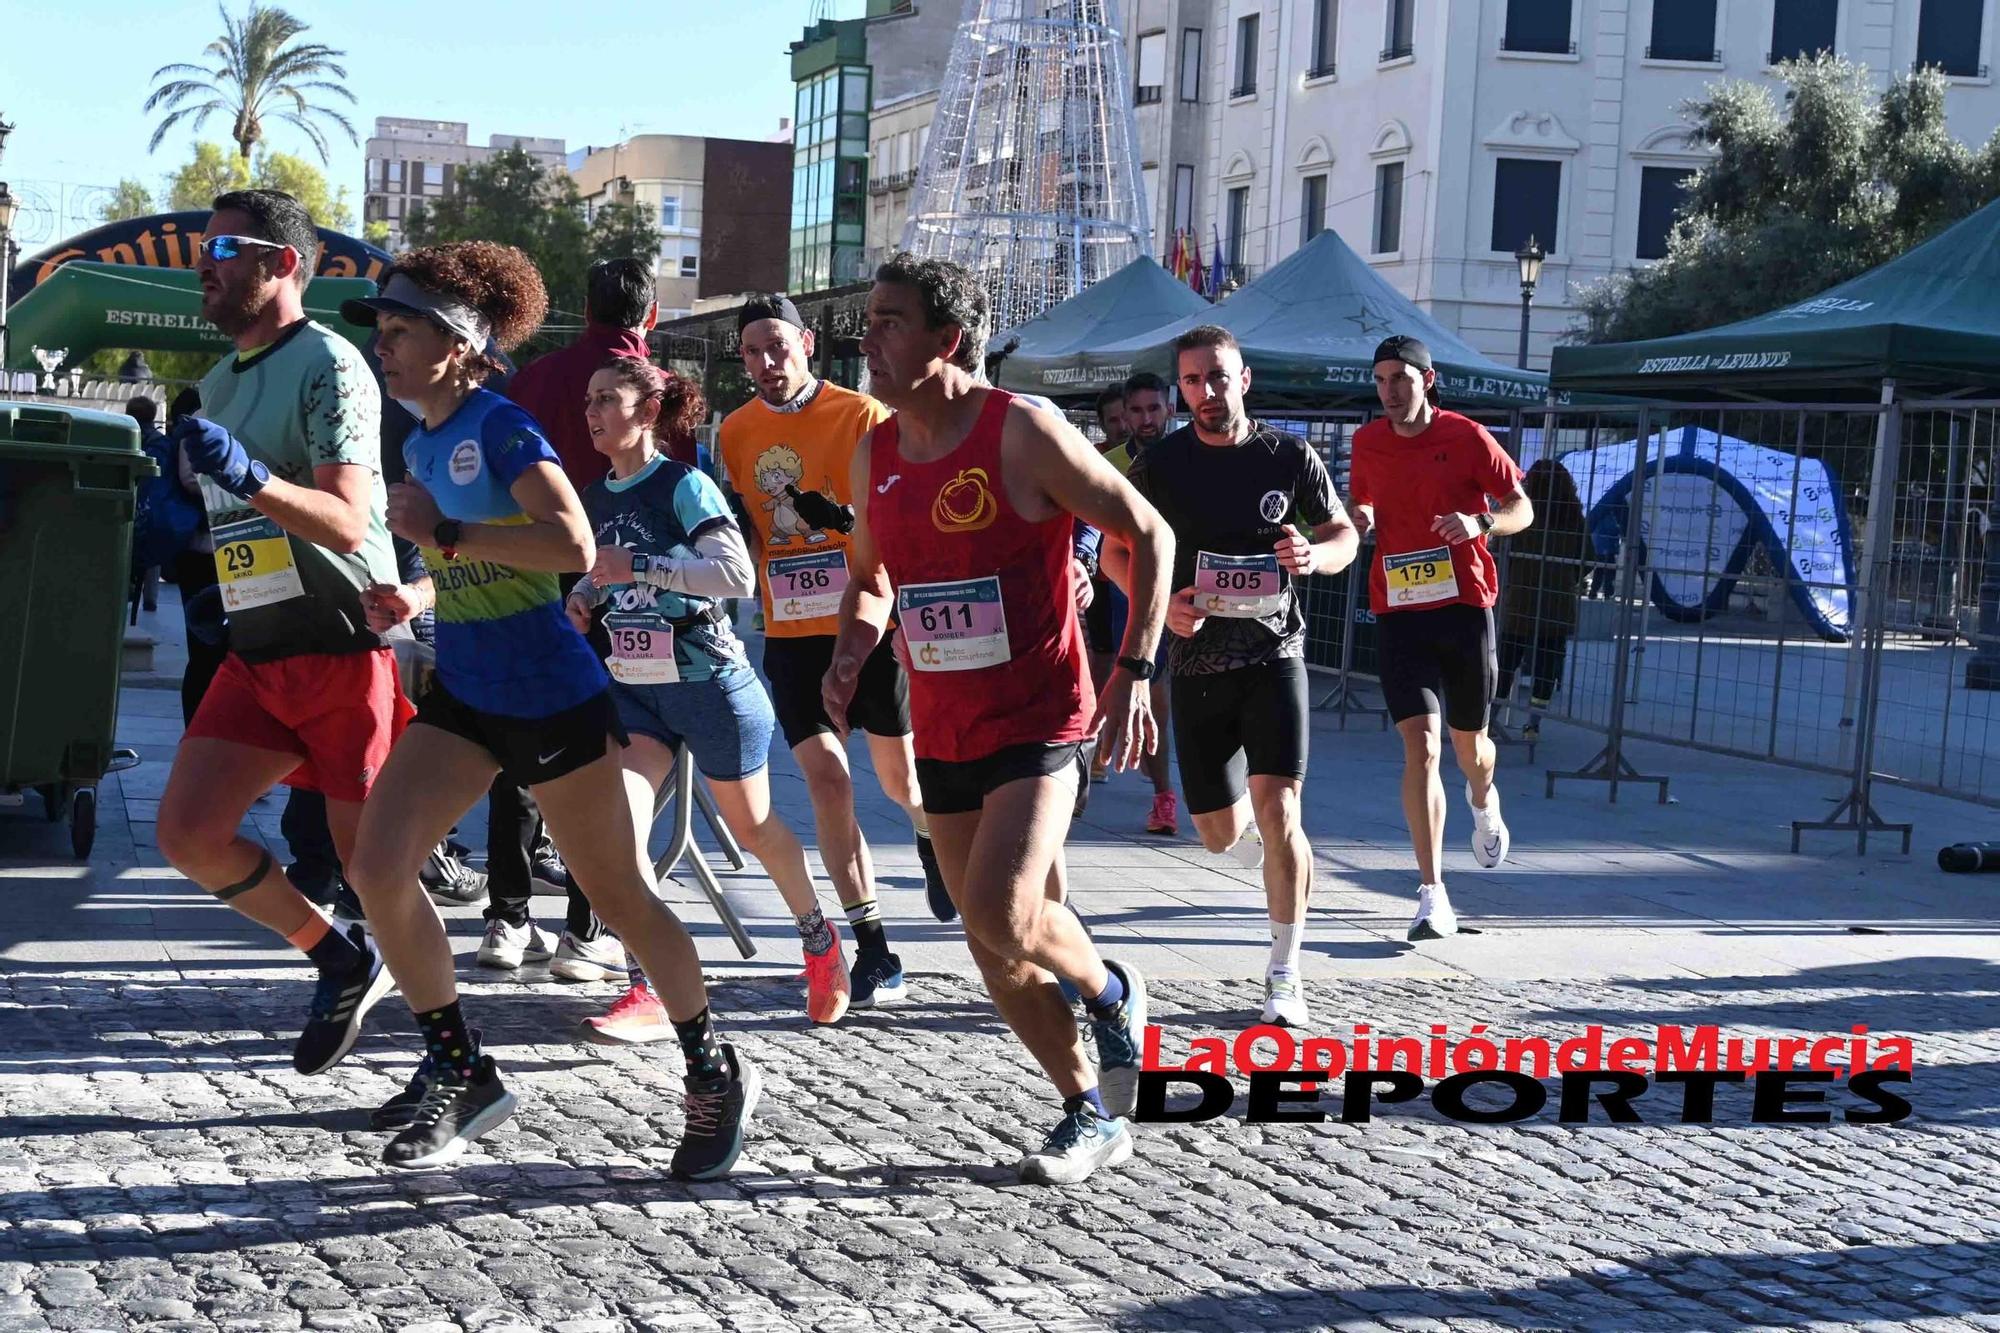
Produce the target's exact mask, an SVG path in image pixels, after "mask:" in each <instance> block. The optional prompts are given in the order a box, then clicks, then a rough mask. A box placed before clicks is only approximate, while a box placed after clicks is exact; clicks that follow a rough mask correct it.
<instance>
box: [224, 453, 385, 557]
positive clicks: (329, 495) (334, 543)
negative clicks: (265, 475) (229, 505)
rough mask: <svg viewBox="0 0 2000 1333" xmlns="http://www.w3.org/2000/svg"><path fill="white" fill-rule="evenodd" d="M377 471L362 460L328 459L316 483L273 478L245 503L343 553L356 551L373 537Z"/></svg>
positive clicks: (319, 469)
mask: <svg viewBox="0 0 2000 1333" xmlns="http://www.w3.org/2000/svg"><path fill="white" fill-rule="evenodd" d="M374 491H375V473H374V472H373V471H372V470H371V469H369V468H365V467H362V466H361V465H360V464H358V463H323V464H321V465H320V466H318V467H316V468H314V469H313V484H312V485H311V486H297V485H294V484H293V483H291V482H289V481H286V480H285V479H284V478H282V477H272V478H271V479H270V480H269V481H267V482H265V483H264V487H263V489H262V490H260V491H258V492H257V493H256V494H255V495H253V496H251V497H250V498H249V499H248V500H247V501H245V502H244V503H246V504H248V505H250V506H251V507H252V508H253V509H255V510H256V511H257V512H258V513H260V514H262V515H263V516H264V517H266V518H268V519H270V520H271V521H272V522H273V523H276V524H277V525H278V526H279V527H281V528H283V529H284V530H285V531H286V532H289V533H291V534H292V535H293V536H295V537H303V538H305V540H307V541H309V542H311V543H312V544H313V545H315V546H324V547H325V548H326V549H327V550H329V551H334V552H337V553H338V554H340V555H353V554H354V553H355V552H356V551H359V550H360V549H361V544H362V543H363V542H364V541H366V540H367V539H368V512H369V510H370V509H371V508H373V507H374V503H375V495H374Z"/></svg>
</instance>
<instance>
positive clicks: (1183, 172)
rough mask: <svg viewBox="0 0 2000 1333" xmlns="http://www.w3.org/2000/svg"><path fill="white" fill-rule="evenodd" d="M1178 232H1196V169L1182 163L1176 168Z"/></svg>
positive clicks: (1176, 227) (1175, 224)
mask: <svg viewBox="0 0 2000 1333" xmlns="http://www.w3.org/2000/svg"><path fill="white" fill-rule="evenodd" d="M1172 222H1173V225H1174V228H1175V229H1176V230H1187V231H1192V230H1194V168H1193V167H1191V166H1189V165H1187V164H1186V163H1184V162H1183V163H1181V164H1179V165H1177V166H1176V167H1175V168H1174V215H1173V218H1172Z"/></svg>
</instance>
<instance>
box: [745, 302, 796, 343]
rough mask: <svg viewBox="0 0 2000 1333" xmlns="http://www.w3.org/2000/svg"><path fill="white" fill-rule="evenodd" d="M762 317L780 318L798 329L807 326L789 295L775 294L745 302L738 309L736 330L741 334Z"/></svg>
mask: <svg viewBox="0 0 2000 1333" xmlns="http://www.w3.org/2000/svg"><path fill="white" fill-rule="evenodd" d="M760 319H780V320H783V321H784V322H785V323H787V324H790V325H791V326H792V327H793V328H796V329H803V328H805V327H806V322H805V319H804V318H803V317H802V316H801V315H800V314H799V308H798V307H797V306H795V305H793V304H792V299H791V298H790V297H789V296H779V295H776V294H773V295H771V296H759V297H756V298H755V299H753V300H749V301H746V302H744V303H743V304H742V305H741V306H740V307H738V309H737V311H736V332H737V333H738V334H739V335H740V334H741V333H742V332H743V330H745V329H747V328H749V327H750V326H751V325H752V324H755V323H756V322H757V321H758V320H760Z"/></svg>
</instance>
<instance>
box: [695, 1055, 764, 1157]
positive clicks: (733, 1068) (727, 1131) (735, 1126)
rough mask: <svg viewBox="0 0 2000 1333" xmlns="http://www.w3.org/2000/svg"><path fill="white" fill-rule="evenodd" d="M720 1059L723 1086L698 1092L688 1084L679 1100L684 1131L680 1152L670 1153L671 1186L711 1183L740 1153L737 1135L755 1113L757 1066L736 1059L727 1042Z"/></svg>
mask: <svg viewBox="0 0 2000 1333" xmlns="http://www.w3.org/2000/svg"><path fill="white" fill-rule="evenodd" d="M722 1055H723V1058H724V1059H726V1060H727V1061H728V1062H729V1081H728V1082H727V1083H724V1084H723V1085H722V1086H721V1087H719V1088H715V1089H704V1088H700V1087H697V1086H696V1085H695V1084H694V1082H693V1081H692V1080H690V1081H689V1083H688V1088H687V1092H686V1093H685V1094H684V1095H683V1096H682V1098H681V1106H682V1108H683V1110H684V1111H685V1112H686V1114H687V1129H686V1130H685V1131H683V1133H682V1134H681V1146H680V1147H678V1148H676V1149H674V1162H673V1174H674V1178H675V1179H677V1180H714V1179H716V1178H717V1177H719V1176H724V1175H727V1174H728V1173H729V1168H730V1167H732V1166H735V1165H736V1159H737V1157H739V1156H740V1155H741V1154H742V1152H743V1129H744V1126H746V1125H748V1124H749V1123H750V1115H751V1113H752V1112H753V1111H755V1110H756V1109H757V1098H758V1097H759V1096H760V1095H762V1093H763V1091H764V1080H763V1077H762V1076H761V1075H760V1074H758V1072H757V1066H756V1065H754V1064H752V1063H750V1061H749V1060H747V1059H745V1058H743V1057H742V1056H739V1055H737V1054H736V1048H735V1047H734V1046H732V1045H730V1044H729V1043H728V1042H724V1043H723V1044H722Z"/></svg>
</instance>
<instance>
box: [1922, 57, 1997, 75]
mask: <svg viewBox="0 0 2000 1333" xmlns="http://www.w3.org/2000/svg"><path fill="white" fill-rule="evenodd" d="M1926 67H1930V68H1935V69H1940V70H1943V71H1944V75H1945V77H1946V78H1948V79H1983V78H1985V77H1986V66H1984V65H1963V64H1960V63H1958V62H1957V61H1952V60H1913V61H1911V62H1910V68H1911V69H1913V70H1918V69H1924V68H1926Z"/></svg>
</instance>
